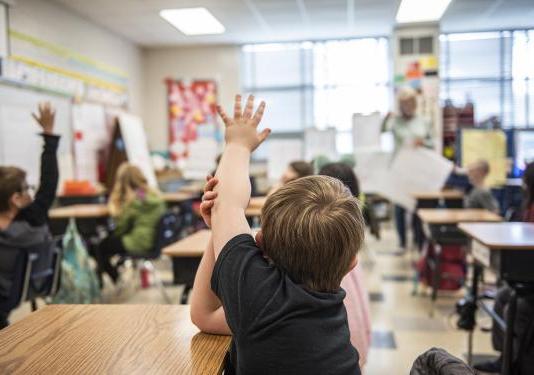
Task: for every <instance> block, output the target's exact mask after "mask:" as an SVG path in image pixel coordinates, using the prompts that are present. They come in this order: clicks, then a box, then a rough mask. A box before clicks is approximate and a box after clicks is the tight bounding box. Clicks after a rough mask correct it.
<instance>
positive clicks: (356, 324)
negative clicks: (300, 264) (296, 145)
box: [319, 163, 371, 367]
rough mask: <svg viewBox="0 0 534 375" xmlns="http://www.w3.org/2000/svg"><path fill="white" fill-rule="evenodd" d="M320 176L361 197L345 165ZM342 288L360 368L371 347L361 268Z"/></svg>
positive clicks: (325, 168) (330, 167) (334, 165)
mask: <svg viewBox="0 0 534 375" xmlns="http://www.w3.org/2000/svg"><path fill="white" fill-rule="evenodd" d="M319 174H320V175H323V176H330V177H334V178H337V179H338V180H340V181H341V182H343V184H345V186H346V187H348V188H349V190H350V192H351V193H352V195H353V196H354V197H356V198H357V197H358V196H359V195H360V188H359V184H358V179H357V178H356V175H355V174H354V171H353V170H352V168H351V167H349V166H348V165H346V164H344V163H330V164H326V165H325V166H323V167H322V168H321V170H320V171H319ZM341 287H342V288H343V289H344V290H345V292H346V293H347V296H346V297H345V300H344V303H345V307H346V308H347V319H348V322H349V330H350V341H351V342H352V345H354V347H355V348H356V349H357V350H358V354H359V355H360V367H362V366H363V365H364V364H365V362H366V361H367V354H368V352H369V347H370V345H371V313H370V308H369V293H368V292H367V288H366V287H365V283H364V281H363V274H362V270H361V267H355V268H354V269H353V270H352V271H350V272H349V273H348V274H347V275H346V276H345V277H344V278H343V280H342V281H341Z"/></svg>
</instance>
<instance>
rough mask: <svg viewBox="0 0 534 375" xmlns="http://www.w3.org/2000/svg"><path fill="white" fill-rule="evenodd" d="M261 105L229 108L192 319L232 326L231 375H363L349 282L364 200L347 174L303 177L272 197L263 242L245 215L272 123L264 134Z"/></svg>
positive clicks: (208, 326) (211, 328)
mask: <svg viewBox="0 0 534 375" xmlns="http://www.w3.org/2000/svg"><path fill="white" fill-rule="evenodd" d="M253 104H254V99H253V97H249V99H248V101H247V104H246V108H245V110H244V112H242V110H241V97H240V96H237V97H236V104H235V108H234V118H233V119H230V118H229V117H228V116H227V115H226V114H225V112H224V111H223V110H222V109H221V108H219V113H220V115H221V117H222V118H223V121H224V123H225V125H226V133H225V139H226V147H225V151H224V153H223V157H222V159H221V163H220V165H219V168H218V170H217V176H216V177H217V180H218V184H217V188H216V190H215V191H214V192H213V193H214V194H215V195H216V199H215V201H214V203H211V204H212V209H211V210H212V211H211V214H212V217H211V227H212V230H213V235H212V241H211V242H210V247H209V248H208V249H207V250H206V253H205V255H204V257H203V259H202V262H201V267H200V268H199V271H198V272H197V280H196V281H195V286H194V303H192V306H191V318H192V320H193V322H194V323H195V324H196V325H197V326H198V327H199V328H200V329H201V330H203V331H206V332H212V333H220V332H227V333H228V332H231V333H232V347H231V353H230V356H229V361H228V362H227V368H226V373H227V374H234V373H235V374H326V373H331V374H351V375H352V374H359V373H360V370H359V366H358V352H357V351H356V349H355V348H354V347H353V346H352V345H351V343H350V335H349V329H348V324H347V313H346V310H345V307H344V305H343V299H344V297H345V292H344V291H343V290H342V289H341V288H340V284H341V280H342V279H343V277H344V276H345V275H346V274H347V273H348V272H350V270H351V269H353V268H354V267H355V266H356V263H357V253H358V251H359V249H360V248H361V246H362V243H363V237H364V223H363V218H362V214H361V211H360V208H359V206H358V202H357V200H356V199H355V198H353V197H352V196H351V194H350V192H349V191H348V189H347V188H346V187H345V186H344V185H343V184H342V183H341V182H340V181H339V180H336V179H333V178H331V177H326V176H310V177H305V178H300V179H297V180H295V181H292V182H290V183H288V184H286V185H285V186H283V187H281V188H280V189H279V190H277V191H276V192H275V193H273V194H272V195H271V196H270V197H269V198H268V199H267V202H266V203H265V206H264V207H263V211H262V231H261V232H259V233H258V234H257V235H256V241H257V242H255V241H254V238H253V237H252V236H251V229H250V227H249V226H248V223H247V220H246V217H245V209H246V207H247V205H248V201H249V198H250V184H249V183H248V172H249V162H250V155H251V152H252V151H254V150H255V149H256V148H257V147H258V146H259V145H260V144H261V143H262V142H263V141H264V140H265V139H266V138H267V136H268V135H269V132H270V130H269V129H265V130H263V131H262V132H261V133H257V126H258V124H259V122H260V121H261V118H262V115H263V111H264V107H265V104H264V103H263V102H262V103H261V104H260V106H259V108H258V110H257V111H256V113H255V114H254V115H253ZM210 279H211V290H210V289H209V288H208V285H210Z"/></svg>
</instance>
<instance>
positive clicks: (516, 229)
mask: <svg viewBox="0 0 534 375" xmlns="http://www.w3.org/2000/svg"><path fill="white" fill-rule="evenodd" d="M458 228H459V229H460V230H461V231H463V232H464V233H465V234H466V235H467V236H468V237H470V238H471V239H472V240H473V243H472V248H471V251H472V254H473V258H474V260H475V268H474V272H473V283H472V286H471V295H472V297H473V299H474V301H475V303H476V302H478V287H479V283H480V278H481V275H482V271H483V268H484V267H487V268H490V269H492V270H494V271H495V272H496V273H497V275H498V276H499V277H500V279H501V280H503V281H505V282H508V283H509V286H510V287H511V288H512V298H511V300H510V304H509V306H508V316H507V319H506V322H505V324H504V326H503V328H504V330H505V338H504V350H503V368H502V374H505V375H510V374H512V353H513V329H509V327H513V324H514V320H515V314H516V308H517V296H518V293H519V292H520V288H521V283H534V268H533V267H532V264H534V224H532V223H498V224H496V223H462V224H460V225H459V226H458ZM481 306H482V307H483V308H484V310H486V312H488V313H489V314H490V315H491V316H492V318H493V319H494V320H495V321H496V323H497V322H499V318H500V320H502V317H496V316H495V314H494V313H493V311H492V310H491V309H489V308H486V307H485V305H484V304H483V303H482V304H481ZM475 310H476V305H475ZM472 318H473V320H472V321H473V322H475V319H476V312H475V311H473V316H472ZM473 330H474V324H473V327H472V329H471V330H469V338H468V340H469V342H468V362H470V361H471V357H472V355H471V354H472V346H473Z"/></svg>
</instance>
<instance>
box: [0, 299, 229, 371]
mask: <svg viewBox="0 0 534 375" xmlns="http://www.w3.org/2000/svg"><path fill="white" fill-rule="evenodd" d="M0 342H2V345H1V346H0V373H2V374H7V373H9V374H29V373H32V374H119V373H121V374H133V373H136V374H148V373H150V374H170V373H174V374H220V373H221V372H222V369H223V360H224V356H225V354H226V352H227V350H228V348H229V346H230V336H217V335H208V334H204V333H200V332H199V330H198V329H197V328H196V327H195V326H194V325H193V324H192V323H191V319H190V317H189V307H187V306H169V305H49V306H46V307H44V308H43V309H41V310H39V311H37V312H35V313H32V314H31V315H29V316H28V317H27V318H25V319H23V320H21V321H19V322H17V323H15V324H13V325H11V326H9V327H8V328H6V329H4V330H2V331H0Z"/></svg>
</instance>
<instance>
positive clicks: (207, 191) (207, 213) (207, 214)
mask: <svg viewBox="0 0 534 375" xmlns="http://www.w3.org/2000/svg"><path fill="white" fill-rule="evenodd" d="M206 181H207V183H206V185H205V186H204V195H202V203H201V204H200V215H201V216H202V219H203V220H204V222H205V223H206V225H207V226H208V228H211V209H212V208H213V205H214V203H215V198H217V192H216V191H213V189H214V188H215V186H216V185H217V183H218V182H219V180H218V179H217V178H216V177H212V176H209V175H208V176H207V177H206Z"/></svg>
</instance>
